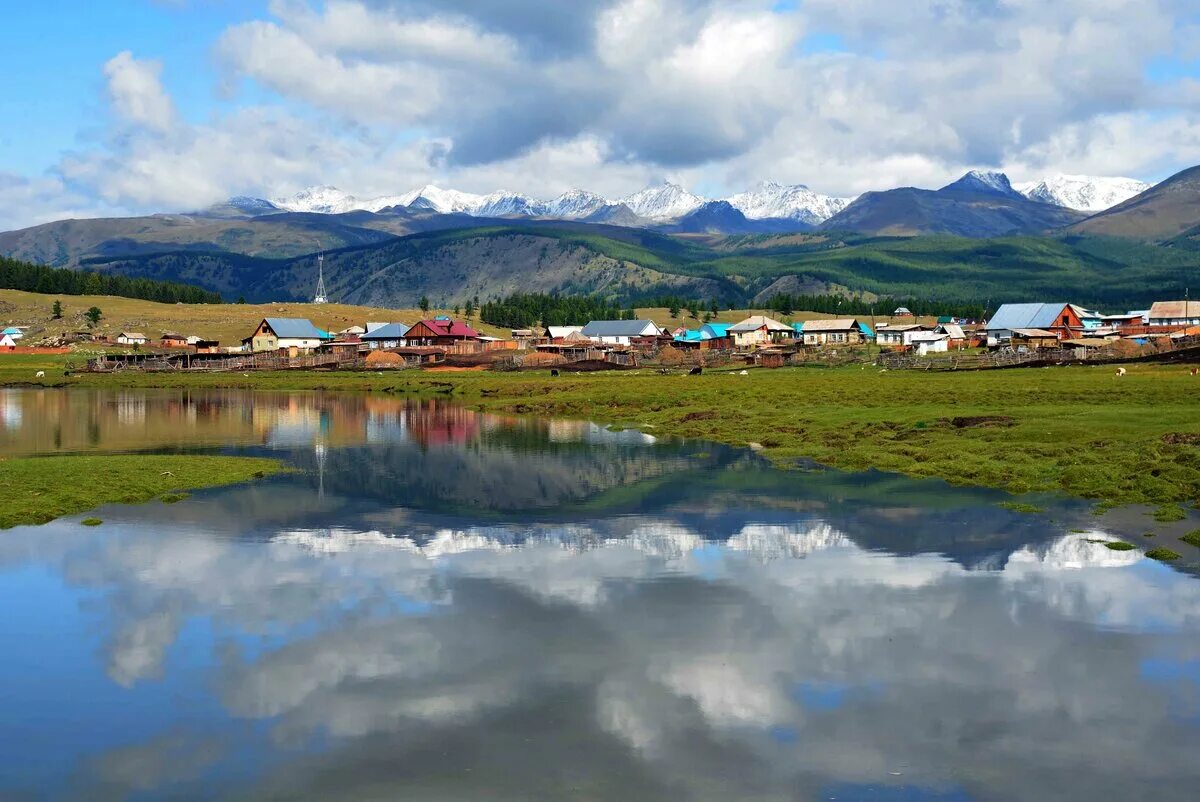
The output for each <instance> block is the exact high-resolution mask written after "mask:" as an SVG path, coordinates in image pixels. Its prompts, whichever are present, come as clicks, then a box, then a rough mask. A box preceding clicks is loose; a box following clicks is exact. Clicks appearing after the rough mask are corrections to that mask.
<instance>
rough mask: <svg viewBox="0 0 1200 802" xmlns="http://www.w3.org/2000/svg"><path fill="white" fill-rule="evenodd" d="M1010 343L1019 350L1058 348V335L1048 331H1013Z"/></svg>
mask: <svg viewBox="0 0 1200 802" xmlns="http://www.w3.org/2000/svg"><path fill="white" fill-rule="evenodd" d="M1009 341H1010V342H1011V343H1012V345H1013V346H1015V347H1018V348H1058V335H1057V334H1056V333H1055V332H1053V331H1048V330H1046V329H1013V330H1012V333H1011V334H1010V335H1009Z"/></svg>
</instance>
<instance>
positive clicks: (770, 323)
mask: <svg viewBox="0 0 1200 802" xmlns="http://www.w3.org/2000/svg"><path fill="white" fill-rule="evenodd" d="M727 331H728V333H729V336H730V337H732V338H733V344H734V345H735V346H737V347H738V348H761V347H762V346H766V345H774V344H776V343H782V342H791V341H793V340H795V339H796V330H795V329H793V328H792V327H791V326H789V325H787V324H786V323H780V322H779V321H778V320H775V319H773V318H769V317H767V316H766V315H751V316H750V317H748V318H746V319H745V320H743V321H740V322H738V323H735V324H733V325H732V326H730V327H729V328H728V329H727Z"/></svg>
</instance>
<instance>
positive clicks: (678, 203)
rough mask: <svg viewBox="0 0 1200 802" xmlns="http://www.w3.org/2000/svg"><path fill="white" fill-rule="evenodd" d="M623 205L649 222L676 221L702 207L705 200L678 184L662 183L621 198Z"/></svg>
mask: <svg viewBox="0 0 1200 802" xmlns="http://www.w3.org/2000/svg"><path fill="white" fill-rule="evenodd" d="M620 202H621V203H623V204H625V205H626V206H628V207H629V208H630V210H631V211H633V213H634V214H636V215H637V216H638V217H645V218H647V219H650V220H656V221H664V220H676V219H678V218H680V217H683V216H684V215H685V214H687V213H688V212H691V211H694V210H696V209H698V208H700V207H701V206H702V205H704V203H705V200H704V198H701V197H700V196H699V195H693V194H692V193H690V192H688V191H687V190H686V189H684V188H683V187H681V186H679V185H678V184H670V183H664V184H660V185H659V186H654V187H646V188H645V189H643V190H641V191H640V192H635V193H633V194H632V195H629V196H628V197H625V198H622V199H621V201H620Z"/></svg>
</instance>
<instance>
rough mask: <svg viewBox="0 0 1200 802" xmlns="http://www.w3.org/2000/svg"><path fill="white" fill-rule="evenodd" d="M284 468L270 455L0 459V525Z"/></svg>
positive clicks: (173, 495)
mask: <svg viewBox="0 0 1200 802" xmlns="http://www.w3.org/2000/svg"><path fill="white" fill-rule="evenodd" d="M281 469H282V466H281V465H280V463H278V462H276V461H275V460H270V459H256V458H250V457H217V456H197V455H146V454H118V455H103V456H67V457H20V458H12V459H0V487H3V488H4V492H3V493H2V494H0V529H7V528H8V527H11V526H18V525H20V524H38V523H45V522H46V521H50V520H53V519H55V518H59V517H61V516H64V515H72V514H74V513H78V512H84V511H86V510H90V509H93V508H95V507H99V506H100V505H102V504H111V503H116V502H122V503H128V504H135V503H140V502H143V501H149V500H150V499H154V498H162V499H163V500H164V501H167V502H171V501H178V500H179V498H180V497H181V496H180V493H181V492H182V491H187V490H198V489H200V488H205V487H218V486H221V485H230V484H236V483H238V482H245V481H249V480H250V479H256V478H261V477H263V476H266V475H268V474H272V473H276V472H278V471H279V470H281Z"/></svg>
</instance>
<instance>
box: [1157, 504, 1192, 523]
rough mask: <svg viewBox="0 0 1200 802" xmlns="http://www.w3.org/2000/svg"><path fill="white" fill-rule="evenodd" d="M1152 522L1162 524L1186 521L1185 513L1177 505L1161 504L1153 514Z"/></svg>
mask: <svg viewBox="0 0 1200 802" xmlns="http://www.w3.org/2000/svg"><path fill="white" fill-rule="evenodd" d="M1153 516H1154V520H1156V521H1158V522H1159V523H1162V524H1169V523H1175V522H1177V521H1184V520H1187V512H1185V511H1184V509H1183V508H1182V507H1180V506H1179V505H1178V504H1163V505H1161V506H1160V507H1159V508H1158V509H1156V510H1155V511H1154V512H1153Z"/></svg>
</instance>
